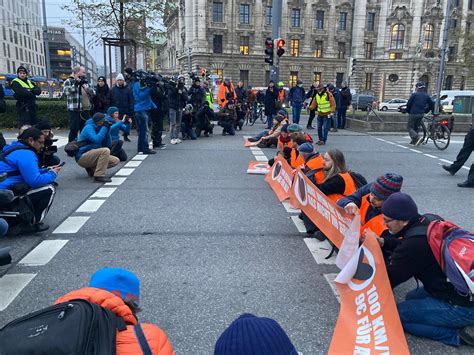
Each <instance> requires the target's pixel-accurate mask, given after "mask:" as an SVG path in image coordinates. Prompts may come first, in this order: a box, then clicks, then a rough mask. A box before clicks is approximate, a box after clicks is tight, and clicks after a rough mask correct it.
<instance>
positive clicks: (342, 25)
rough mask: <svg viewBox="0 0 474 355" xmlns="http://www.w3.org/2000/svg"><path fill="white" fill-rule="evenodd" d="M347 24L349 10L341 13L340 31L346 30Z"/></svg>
mask: <svg viewBox="0 0 474 355" xmlns="http://www.w3.org/2000/svg"><path fill="white" fill-rule="evenodd" d="M346 26H347V12H340V13H339V31H345V30H346Z"/></svg>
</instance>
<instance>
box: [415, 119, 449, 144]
mask: <svg viewBox="0 0 474 355" xmlns="http://www.w3.org/2000/svg"><path fill="white" fill-rule="evenodd" d="M448 126H449V120H448V119H446V118H441V119H438V115H429V114H427V115H425V116H424V117H423V120H422V121H421V122H420V124H419V125H418V130H419V131H421V132H422V134H423V140H422V141H421V144H423V145H426V144H427V143H428V141H429V140H430V139H431V140H432V141H433V143H434V145H435V147H436V148H438V149H439V150H445V149H446V148H448V146H449V142H450V141H451V131H450V130H449V127H448Z"/></svg>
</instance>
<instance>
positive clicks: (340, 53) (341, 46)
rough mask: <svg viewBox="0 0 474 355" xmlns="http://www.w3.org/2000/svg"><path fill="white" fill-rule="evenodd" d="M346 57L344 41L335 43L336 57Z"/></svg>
mask: <svg viewBox="0 0 474 355" xmlns="http://www.w3.org/2000/svg"><path fill="white" fill-rule="evenodd" d="M345 57H346V42H338V43H337V59H344V58H345Z"/></svg>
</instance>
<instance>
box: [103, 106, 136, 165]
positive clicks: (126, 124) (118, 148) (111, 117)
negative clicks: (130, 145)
mask: <svg viewBox="0 0 474 355" xmlns="http://www.w3.org/2000/svg"><path fill="white" fill-rule="evenodd" d="M106 118H107V121H109V122H110V124H111V126H110V137H111V139H112V146H111V148H110V154H112V155H113V156H114V157H117V158H119V159H120V161H126V160H127V158H128V157H127V153H125V150H123V148H122V146H123V141H122V140H120V131H122V132H123V135H124V137H126V136H128V135H129V134H130V126H131V123H132V119H131V118H130V117H129V116H127V115H123V118H122V119H120V117H119V109H118V108H117V107H115V106H112V107H109V109H108V110H107V117H106Z"/></svg>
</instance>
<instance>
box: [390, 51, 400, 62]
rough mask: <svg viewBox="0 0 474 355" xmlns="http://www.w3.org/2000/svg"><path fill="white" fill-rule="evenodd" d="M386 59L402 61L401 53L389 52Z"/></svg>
mask: <svg viewBox="0 0 474 355" xmlns="http://www.w3.org/2000/svg"><path fill="white" fill-rule="evenodd" d="M388 58H389V59H390V60H394V59H402V53H399V52H398V53H395V52H390V54H389V56H388Z"/></svg>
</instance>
